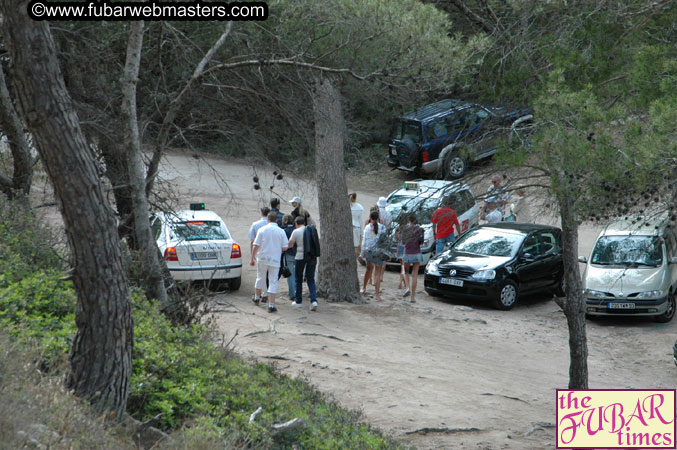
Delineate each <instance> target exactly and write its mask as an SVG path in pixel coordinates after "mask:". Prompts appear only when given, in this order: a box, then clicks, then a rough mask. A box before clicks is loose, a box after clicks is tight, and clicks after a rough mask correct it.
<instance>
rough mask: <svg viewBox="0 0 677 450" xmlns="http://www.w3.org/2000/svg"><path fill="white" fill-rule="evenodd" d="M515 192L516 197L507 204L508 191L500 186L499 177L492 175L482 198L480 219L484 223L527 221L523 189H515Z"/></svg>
mask: <svg viewBox="0 0 677 450" xmlns="http://www.w3.org/2000/svg"><path fill="white" fill-rule="evenodd" d="M515 193H516V194H517V198H516V199H515V201H514V202H513V203H511V204H508V201H509V199H510V193H509V192H508V191H507V190H505V189H504V188H503V186H501V177H499V176H498V175H494V176H493V177H492V178H491V186H489V189H488V190H487V194H486V196H485V199H484V210H483V211H482V219H484V220H485V221H486V223H499V222H516V221H517V220H518V219H519V221H521V222H524V221H528V220H529V219H528V213H527V203H526V200H525V193H524V189H517V190H516V191H515Z"/></svg>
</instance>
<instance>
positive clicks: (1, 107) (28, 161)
mask: <svg viewBox="0 0 677 450" xmlns="http://www.w3.org/2000/svg"><path fill="white" fill-rule="evenodd" d="M0 126H1V127H2V131H3V132H4V133H5V136H7V140H8V141H9V149H10V151H11V152H12V162H13V168H14V171H13V173H12V177H11V178H10V177H9V176H6V175H3V174H0V190H2V191H3V192H4V193H5V195H7V197H8V198H10V199H13V198H15V197H17V195H18V196H22V197H28V194H30V192H31V182H32V179H33V158H32V157H31V150H30V147H29V146H28V142H27V141H26V134H25V132H24V127H23V125H22V124H21V119H19V115H18V114H17V112H16V109H14V103H13V102H12V98H11V96H10V95H9V90H8V89H7V83H6V81H5V72H4V70H3V68H2V67H0Z"/></svg>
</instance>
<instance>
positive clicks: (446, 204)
mask: <svg viewBox="0 0 677 450" xmlns="http://www.w3.org/2000/svg"><path fill="white" fill-rule="evenodd" d="M491 183H492V184H491V186H490V187H489V190H488V191H487V195H486V198H485V208H484V211H483V212H482V218H483V219H484V220H485V221H486V223H497V222H501V221H504V220H512V221H514V220H516V216H517V214H521V213H522V210H524V209H525V206H526V205H525V202H524V192H523V191H522V190H518V191H517V194H518V196H519V197H518V199H517V201H516V202H515V203H513V204H512V205H510V209H509V211H508V212H509V213H508V214H506V207H507V205H508V200H509V197H510V194H509V193H508V192H507V191H506V190H505V189H504V188H503V187H501V179H500V177H499V176H494V177H493V178H492V180H491ZM348 198H349V201H350V211H351V215H352V226H353V245H354V247H355V257H356V258H358V259H362V260H363V261H364V262H365V263H366V266H367V267H366V271H365V273H364V279H363V282H362V290H361V292H362V294H365V293H366V292H367V286H368V285H369V284H373V285H374V288H375V300H376V301H377V302H380V301H383V299H382V298H381V286H382V282H383V273H384V271H385V264H386V263H387V262H388V261H389V260H391V259H393V255H391V252H390V248H391V247H392V245H391V237H394V239H395V240H396V241H397V254H396V255H395V259H396V260H397V261H399V263H400V284H399V288H400V289H402V288H404V293H403V294H402V296H403V297H405V298H406V297H410V301H411V302H412V303H414V302H416V288H417V285H418V271H419V268H420V265H421V264H422V263H423V255H422V252H421V245H422V244H423V242H424V230H423V228H422V227H421V226H419V224H418V217H417V215H416V211H413V212H409V213H402V215H401V216H400V217H398V223H397V224H395V225H396V228H395V232H394V233H390V230H391V229H393V227H394V224H393V219H392V216H391V214H390V213H389V212H388V210H387V209H386V206H387V200H386V198H385V197H381V198H379V199H378V202H377V203H376V205H374V206H373V207H371V208H370V210H369V216H368V218H367V219H366V220H365V218H364V207H363V206H362V205H360V204H359V203H358V202H357V194H356V193H352V194H349V196H348ZM301 201H302V200H301V198H300V197H294V198H293V199H292V200H291V202H290V203H291V205H292V207H293V210H292V211H291V213H290V214H282V212H280V209H279V207H280V199H278V198H273V199H272V200H271V201H270V208H268V207H264V208H262V209H261V219H259V220H258V221H256V222H254V223H253V224H252V225H251V227H250V229H249V235H248V237H249V239H250V251H251V255H252V257H251V261H250V264H251V265H252V266H257V275H256V284H255V289H256V293H255V294H254V297H253V301H254V303H255V304H257V305H258V304H259V302H261V301H264V302H266V301H267V302H268V311H270V312H275V311H277V308H276V307H275V296H276V294H277V290H278V280H279V278H280V276H281V273H282V272H281V271H280V269H281V268H282V271H283V272H285V271H286V272H287V273H286V274H285V276H287V275H288V276H287V287H288V290H289V298H290V300H292V303H291V304H292V306H294V307H297V308H300V307H301V306H302V303H303V296H302V291H303V289H302V288H303V280H304V279H305V280H306V283H307V285H308V291H309V296H310V309H311V311H315V310H316V309H317V288H316V284H315V271H316V268H317V256H314V254H315V252H313V251H311V250H312V249H311V248H309V247H312V248H313V249H314V248H317V254H319V246H320V244H319V237H318V235H317V230H315V227H314V225H312V219H311V217H310V214H309V213H308V211H306V210H305V209H304V208H303V207H302V206H301ZM453 206H454V199H453V197H451V196H449V197H446V198H444V199H443V201H442V203H441V205H440V207H439V208H437V209H436V210H435V212H434V213H433V215H432V219H431V222H432V225H433V234H434V237H435V252H436V253H437V254H439V253H441V252H443V251H444V250H445V248H447V247H448V246H450V245H451V244H453V243H454V241H455V240H456V239H457V238H458V236H459V235H460V234H461V232H462V228H461V224H460V223H459V220H458V214H457V212H456V211H455V210H454V209H453ZM310 227H312V228H310ZM307 228H309V229H307ZM284 268H286V269H287V270H285V269H284Z"/></svg>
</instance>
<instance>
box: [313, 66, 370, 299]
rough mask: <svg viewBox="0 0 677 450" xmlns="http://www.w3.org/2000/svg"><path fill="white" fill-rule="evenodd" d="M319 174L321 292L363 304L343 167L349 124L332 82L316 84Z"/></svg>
mask: <svg viewBox="0 0 677 450" xmlns="http://www.w3.org/2000/svg"><path fill="white" fill-rule="evenodd" d="M312 97H313V113H314V117H315V173H316V177H317V196H318V203H319V207H320V227H321V229H322V239H321V240H322V257H321V260H322V262H321V264H320V270H319V277H318V278H319V282H318V286H317V287H318V289H317V290H318V293H319V294H320V295H321V296H323V297H326V298H327V299H328V300H329V301H347V302H352V303H363V302H364V300H363V299H362V296H361V295H360V294H359V280H358V278H357V262H356V260H355V249H354V247H353V233H352V219H351V213H350V203H349V200H348V187H347V185H346V179H345V169H344V166H343V163H344V162H343V152H344V135H345V122H344V118H343V110H342V108H341V94H340V92H339V90H338V89H337V88H336V86H335V85H334V84H333V82H332V80H330V79H329V78H319V79H316V81H315V86H314V90H313V93H312Z"/></svg>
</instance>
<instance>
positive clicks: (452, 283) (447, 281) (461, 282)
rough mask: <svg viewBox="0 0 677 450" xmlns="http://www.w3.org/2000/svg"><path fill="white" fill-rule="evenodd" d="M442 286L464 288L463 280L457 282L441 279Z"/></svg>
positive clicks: (455, 280) (453, 279) (450, 279)
mask: <svg viewBox="0 0 677 450" xmlns="http://www.w3.org/2000/svg"><path fill="white" fill-rule="evenodd" d="M440 284H448V285H450V286H458V287H463V280H457V279H456V278H440Z"/></svg>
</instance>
